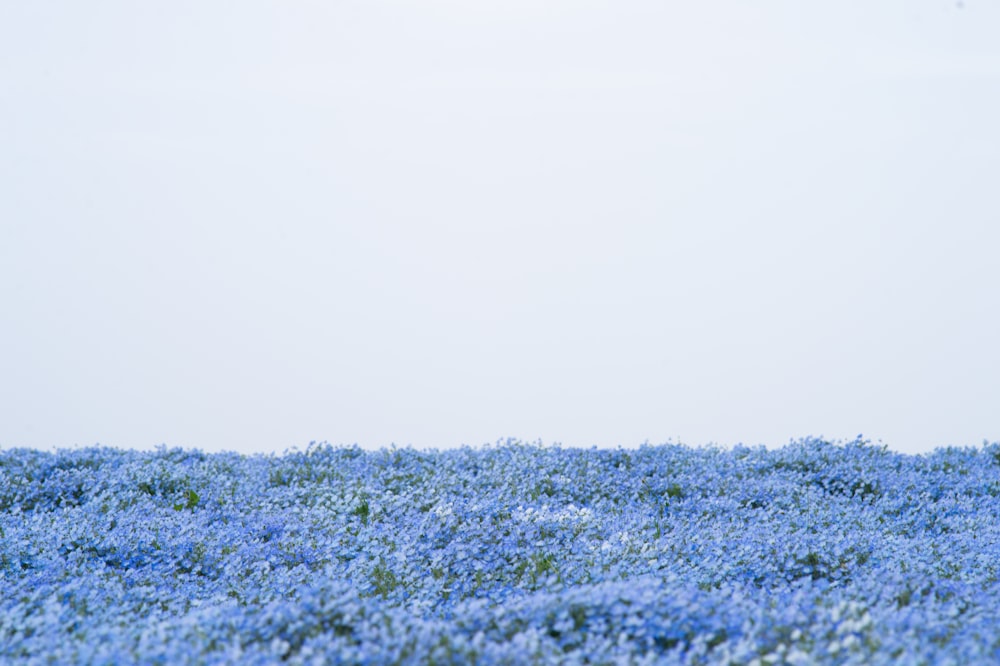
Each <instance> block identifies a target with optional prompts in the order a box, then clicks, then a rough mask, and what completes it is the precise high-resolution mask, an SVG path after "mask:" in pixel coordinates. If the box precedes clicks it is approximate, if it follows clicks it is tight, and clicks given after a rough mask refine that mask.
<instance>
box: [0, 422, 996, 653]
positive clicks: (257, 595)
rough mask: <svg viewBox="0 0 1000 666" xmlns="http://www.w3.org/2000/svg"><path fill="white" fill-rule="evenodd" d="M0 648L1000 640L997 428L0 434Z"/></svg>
mask: <svg viewBox="0 0 1000 666" xmlns="http://www.w3.org/2000/svg"><path fill="white" fill-rule="evenodd" d="M0 583H2V586H0V661H5V662H8V661H17V662H18V663H25V664H36V663H37V664H42V663H46V664H47V663H87V664H130V663H144V664H148V663H151V664H184V663H241V664H242V663H247V664H257V663H259V664H265V663H274V662H277V661H285V662H288V663H291V664H328V663H368V664H410V663H414V664H419V663H433V664H449V663H452V664H466V663H484V664H533V663H537V664H543V663H567V664H585V663H609V664H610V663H615V664H654V663H655V664H814V663H821V664H822V663H829V664H851V663H856V664H889V663H893V664H895V663H904V664H907V663H912V664H921V663H935V664H937V663H942V664H944V663H954V664H967V663H976V662H978V663H983V662H993V663H996V662H998V661H1000V444H991V445H984V446H983V447H981V448H979V449H973V448H967V449H955V448H949V449H939V450H937V451H935V452H933V453H931V454H927V455H920V456H913V455H904V454H899V453H894V452H891V451H889V450H887V449H885V448H884V447H877V446H872V445H871V444H869V443H867V442H865V441H863V440H860V439H859V440H857V441H853V442H848V443H838V444H834V443H829V442H824V441H820V440H815V439H806V440H802V441H799V442H797V443H794V444H790V445H789V446H786V447H784V448H782V449H778V450H766V449H764V448H760V447H758V448H747V447H737V448H735V449H732V450H724V449H718V448H689V447H686V446H682V445H663V446H644V447H642V448H640V449H637V450H622V449H618V450H601V449H591V450H581V449H565V448H559V447H545V446H541V445H539V444H534V445H528V444H523V443H520V442H516V441H511V440H508V441H505V442H498V443H497V445H495V446H489V447H483V448H478V449H473V448H463V449H458V450H448V451H442V452H438V451H415V450H410V449H402V450H399V449H391V450H382V451H377V452H366V451H363V450H361V449H359V448H357V447H353V448H342V447H331V446H328V445H311V446H310V447H309V448H308V449H307V450H306V451H304V452H298V451H293V452H290V453H286V454H284V455H282V456H259V455H258V456H242V455H238V454H232V453H224V454H205V453H201V452H198V451H185V450H180V449H165V448H161V449H159V450H157V451H153V452H138V451H122V450H116V449H108V448H91V449H83V450H73V451H60V452H56V453H44V452H39V451H33V450H26V449H16V450H8V451H2V452H0Z"/></svg>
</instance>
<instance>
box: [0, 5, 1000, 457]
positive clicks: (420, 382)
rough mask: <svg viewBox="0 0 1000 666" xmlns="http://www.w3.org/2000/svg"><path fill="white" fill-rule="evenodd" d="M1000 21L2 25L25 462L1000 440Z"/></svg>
mask: <svg viewBox="0 0 1000 666" xmlns="http://www.w3.org/2000/svg"><path fill="white" fill-rule="evenodd" d="M998 34H1000V4H998V3H996V2H985V1H980V0H967V2H965V5H964V7H963V6H959V5H957V4H956V3H955V2H954V1H953V0H952V1H945V0H910V1H907V2H898V1H892V2H890V1H888V0H837V1H836V2H801V1H799V0H783V1H779V0H761V1H758V2H747V1H746V0H717V1H715V2H674V1H673V0H656V1H652V0H651V1H646V0H613V1H612V0H608V1H606V2H603V1H588V0H565V1H564V0H543V1H539V0H530V1H529V0H502V1H500V0H477V1H475V2H468V1H465V0H462V1H459V0H411V1H407V2H382V1H378V0H369V1H360V0H359V1H346V0H331V1H328V2H319V1H316V2H277V1H275V2H259V1H252V2H250V1H248V2H240V3H237V4H234V3H222V2H205V1H204V0H198V1H197V2H193V1H191V2H189V1H183V2H178V1H171V2H133V1H131V0H127V1H126V0H123V1H121V2H112V1H105V0H93V1H91V2H68V1H66V2H56V1H53V2H5V3H3V4H2V5H0V447H4V448H10V447H15V446H28V447H35V448H43V449H51V448H54V447H71V446H85V445H91V444H95V443H101V444H104V445H110V446H116V447H122V448H151V447H153V446H155V445H158V444H161V443H164V444H166V445H167V446H171V447H173V446H182V447H197V448H201V449H203V450H206V451H217V450H235V451H242V452H247V453H250V452H269V451H275V452H281V451H283V450H285V449H286V448H289V447H293V446H298V447H299V448H304V447H305V446H306V445H307V444H308V443H309V442H310V441H311V440H317V441H328V442H330V443H332V444H353V443H358V444H360V445H361V446H362V447H365V448H379V447H383V446H388V445H389V444H391V443H395V444H396V445H398V446H405V445H413V446H415V447H419V448H426V447H438V448H448V447H453V446H458V445H461V444H469V445H473V446H478V445H482V444H484V443H486V442H493V441H496V440H497V439H499V438H506V437H517V438H520V439H523V440H529V441H533V440H537V439H541V440H542V441H543V442H545V443H556V442H559V443H562V444H563V445H566V446H593V445H598V446H609V447H613V446H618V445H622V446H635V445H638V444H640V443H642V442H643V441H647V440H648V441H649V442H650V443H660V442H665V441H668V440H671V441H674V442H683V443H686V444H691V445H703V444H709V443H717V444H720V445H723V446H730V445H733V444H736V443H739V442H742V443H745V444H750V445H753V444H766V445H768V446H780V445H783V444H785V443H787V442H788V441H789V440H790V439H797V438H799V437H804V436H807V435H815V436H825V437H826V438H828V439H846V438H853V437H855V436H856V435H858V434H859V433H861V434H863V435H864V436H865V437H866V438H869V439H871V440H872V441H873V442H876V443H877V442H878V441H881V442H882V443H884V444H887V445H888V446H889V447H890V448H892V449H895V450H899V451H907V452H920V451H927V450H930V449H932V448H934V447H936V446H940V445H947V444H954V445H970V446H978V445H980V444H981V443H982V442H983V440H984V439H988V440H990V441H997V440H1000V345H998V344H997V340H1000V288H998V285H1000V271H998V254H1000V129H998V127H1000V121H998V118H1000V39H997V35H998Z"/></svg>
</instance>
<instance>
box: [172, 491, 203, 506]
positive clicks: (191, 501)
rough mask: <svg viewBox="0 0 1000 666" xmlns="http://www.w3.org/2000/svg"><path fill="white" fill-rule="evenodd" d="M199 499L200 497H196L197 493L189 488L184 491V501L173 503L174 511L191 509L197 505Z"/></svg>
mask: <svg viewBox="0 0 1000 666" xmlns="http://www.w3.org/2000/svg"><path fill="white" fill-rule="evenodd" d="M200 499H201V498H200V497H198V493H196V492H195V491H193V490H190V489H189V490H188V491H187V493H185V501H184V502H181V503H180V504H174V511H184V510H185V509H188V510H192V511H193V510H194V508H195V507H196V506H198V501H199V500H200Z"/></svg>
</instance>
